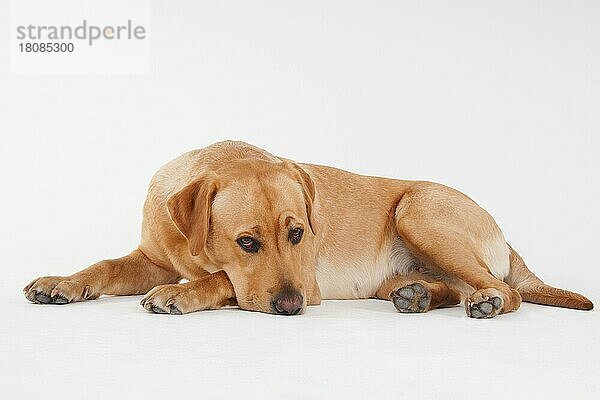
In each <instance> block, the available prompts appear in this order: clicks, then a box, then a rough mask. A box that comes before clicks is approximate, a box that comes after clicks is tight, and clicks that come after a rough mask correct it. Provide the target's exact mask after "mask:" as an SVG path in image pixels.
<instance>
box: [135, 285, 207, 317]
mask: <svg viewBox="0 0 600 400" xmlns="http://www.w3.org/2000/svg"><path fill="white" fill-rule="evenodd" d="M188 294H189V290H188V289H186V288H185V287H184V286H183V285H180V284H173V285H161V286H157V287H155V288H154V289H152V290H151V291H149V292H148V294H146V296H145V297H144V298H143V299H142V301H141V302H140V304H141V305H142V307H144V308H145V309H146V310H148V311H151V312H153V313H156V314H173V315H181V314H186V313H189V312H192V311H195V310H192V309H191V307H190V300H189V298H188V297H189V296H188Z"/></svg>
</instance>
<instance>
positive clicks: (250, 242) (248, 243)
mask: <svg viewBox="0 0 600 400" xmlns="http://www.w3.org/2000/svg"><path fill="white" fill-rule="evenodd" d="M237 244H238V245H239V246H240V247H241V248H242V249H243V250H244V251H247V252H248V253H256V252H257V251H258V248H259V247H260V245H259V243H258V241H256V240H254V239H252V238H251V237H250V236H242V237H241V238H239V239H238V240H237Z"/></svg>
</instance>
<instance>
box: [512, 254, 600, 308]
mask: <svg viewBox="0 0 600 400" xmlns="http://www.w3.org/2000/svg"><path fill="white" fill-rule="evenodd" d="M508 248H509V249H510V272H509V274H508V276H507V277H506V283H508V284H509V285H510V286H511V287H512V288H514V289H516V290H517V292H519V294H520V295H521V297H522V298H523V301H527V302H529V303H536V304H544V305H547V306H554V307H565V308H574V309H577V310H591V309H592V308H594V304H592V302H591V301H590V300H589V299H588V298H586V297H585V296H582V295H580V294H579V293H573V292H569V291H568V290H564V289H558V288H555V287H552V286H549V285H546V284H545V283H544V282H542V280H541V279H540V278H538V277H537V276H535V274H534V273H533V272H531V271H530V270H529V268H527V265H525V261H523V259H522V258H521V256H520V255H519V254H518V253H517V252H516V251H515V249H513V248H512V247H511V246H510V245H508Z"/></svg>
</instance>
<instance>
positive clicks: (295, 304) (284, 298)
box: [271, 290, 304, 315]
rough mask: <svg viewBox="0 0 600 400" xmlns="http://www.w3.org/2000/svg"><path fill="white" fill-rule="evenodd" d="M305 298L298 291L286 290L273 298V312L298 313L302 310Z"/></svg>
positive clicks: (283, 313) (282, 313)
mask: <svg viewBox="0 0 600 400" xmlns="http://www.w3.org/2000/svg"><path fill="white" fill-rule="evenodd" d="M303 303H304V298H303V297H302V294H301V293H300V292H298V291H295V290H293V291H291V290H284V291H283V292H281V293H279V294H278V295H276V296H275V297H274V298H273V301H272V302H271V306H272V307H273V312H274V313H275V314H280V315H296V314H299V313H300V312H301V311H302V305H303Z"/></svg>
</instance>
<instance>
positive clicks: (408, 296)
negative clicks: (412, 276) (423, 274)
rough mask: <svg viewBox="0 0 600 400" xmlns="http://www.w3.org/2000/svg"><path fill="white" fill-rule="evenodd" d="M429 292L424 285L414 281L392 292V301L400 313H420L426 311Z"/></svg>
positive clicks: (429, 299)
mask: <svg viewBox="0 0 600 400" xmlns="http://www.w3.org/2000/svg"><path fill="white" fill-rule="evenodd" d="M430 301H431V293H430V292H429V290H427V288H426V287H425V286H423V285H422V284H420V283H418V282H415V283H412V284H410V285H406V286H404V287H401V288H399V289H397V290H396V291H394V292H393V293H392V302H393V303H394V306H395V307H396V309H397V310H398V311H400V312H401V313H420V312H425V311H427V309H428V307H429V302H430Z"/></svg>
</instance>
